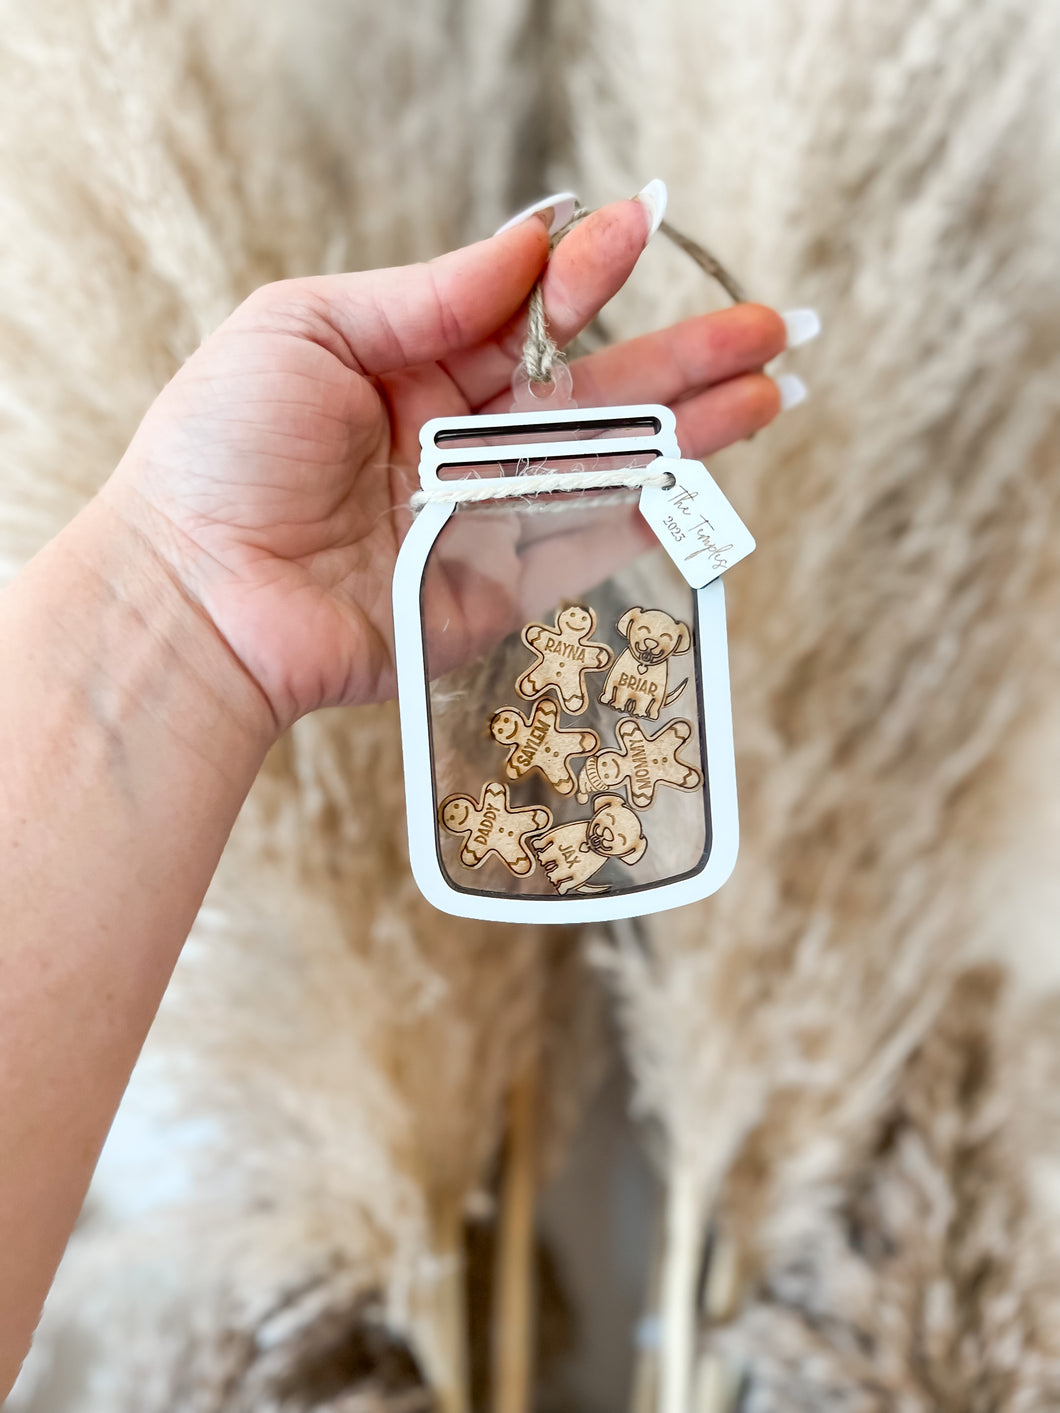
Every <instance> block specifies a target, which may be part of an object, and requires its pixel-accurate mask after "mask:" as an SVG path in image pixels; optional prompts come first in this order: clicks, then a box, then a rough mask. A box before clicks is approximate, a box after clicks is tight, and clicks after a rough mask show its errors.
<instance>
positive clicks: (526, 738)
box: [490, 697, 600, 795]
mask: <svg viewBox="0 0 1060 1413" xmlns="http://www.w3.org/2000/svg"><path fill="white" fill-rule="evenodd" d="M490 735H491V736H492V737H493V739H494V740H495V741H498V742H500V744H501V745H502V746H509V747H510V749H509V751H508V762H507V764H506V765H505V767H504V770H505V774H506V775H507V776H508V778H509V779H510V780H522V778H523V777H524V776H525V775H528V774H529V773H530V771H532V770H539V771H540V772H541V774H542V775H543V776H544V777H545V779H546V780H547V781H548V783H549V784H550V785H551V786H552V787H553V789H555V790H558V791H559V793H560V794H561V795H569V794H571V793H572V791H573V790H574V786H575V779H574V772H573V771H572V770H571V768H570V761H571V758H572V757H573V756H584V755H587V754H588V753H589V752H590V751H595V750H596V748H597V746H598V745H599V744H600V738H599V736H597V734H596V732H595V731H561V730H560V725H559V707H558V706H557V705H556V703H555V702H554V701H553V700H552V698H551V697H549V698H547V699H546V700H545V701H543V702H538V704H537V705H536V706H535V707H534V714H533V716H532V717H531V718H530V720H529V721H527V719H526V717H525V716H523V714H522V712H520V711H516V710H515V708H514V707H504V708H503V709H502V710H501V711H498V712H497V713H496V714H495V715H494V717H493V719H492V721H491V722H490Z"/></svg>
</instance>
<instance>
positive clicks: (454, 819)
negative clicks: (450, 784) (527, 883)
mask: <svg viewBox="0 0 1060 1413" xmlns="http://www.w3.org/2000/svg"><path fill="white" fill-rule="evenodd" d="M438 817H439V819H440V820H441V822H442V825H443V827H444V828H445V829H448V830H449V832H450V834H464V835H466V836H467V837H466V838H465V840H464V844H463V847H462V848H461V850H460V862H461V863H462V864H463V865H464V867H465V868H481V867H482V865H483V864H484V863H485V862H486V859H487V858H488V857H489V855H490V854H496V855H497V857H498V858H499V859H500V860H501V862H502V863H504V864H506V865H507V866H508V868H510V869H511V871H512V873H516V874H519V875H522V874H526V873H529V872H530V871H531V870H532V869H533V867H534V858H533V855H532V854H531V853H530V852H529V851H528V849H527V845H526V841H527V836H528V835H530V834H538V833H540V831H541V830H542V829H547V828H548V827H549V825H550V824H551V823H552V811H551V810H550V809H546V807H545V806H544V805H533V806H530V807H522V806H516V807H514V808H513V806H512V805H511V803H510V801H509V799H508V787H507V785H502V784H501V783H500V781H498V780H490V781H488V782H487V783H486V784H485V785H484V786H483V788H482V798H481V800H479V801H478V802H477V803H476V801H475V800H473V799H472V797H471V796H470V795H450V796H449V797H448V798H447V799H445V800H443V801H442V803H441V804H440V805H439V807H438Z"/></svg>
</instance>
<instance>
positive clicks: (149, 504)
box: [102, 201, 785, 730]
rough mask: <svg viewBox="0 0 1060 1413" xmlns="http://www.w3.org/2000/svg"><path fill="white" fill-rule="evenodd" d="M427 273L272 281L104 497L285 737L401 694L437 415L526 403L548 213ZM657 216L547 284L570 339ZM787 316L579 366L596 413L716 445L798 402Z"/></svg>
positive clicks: (577, 377) (598, 229)
mask: <svg viewBox="0 0 1060 1413" xmlns="http://www.w3.org/2000/svg"><path fill="white" fill-rule="evenodd" d="M548 216H549V213H547V212H546V213H544V219H542V218H539V217H531V218H530V219H528V220H527V221H525V222H524V223H522V224H521V225H518V226H516V227H514V228H512V229H510V230H508V231H506V232H504V233H503V234H502V235H498V236H494V237H492V238H491V239H490V240H485V241H481V242H480V243H478V244H477V245H472V246H468V247H466V248H464V249H462V250H457V251H454V252H452V253H451V254H448V255H445V256H442V257H441V258H440V259H437V260H434V261H432V262H431V263H429V264H425V265H414V266H409V267H406V268H402V269H390V270H377V271H369V272H365V273H361V274H351V275H336V276H322V277H316V278H310V279H298V280H289V281H285V282H282V283H279V284H275V285H268V286H265V287H264V288H262V289H260V290H258V291H257V292H256V293H255V294H253V295H252V296H251V297H250V298H249V299H248V300H247V301H246V302H245V303H244V304H243V305H242V306H241V307H240V308H239V309H237V310H236V311H235V313H234V314H233V315H232V316H231V318H230V319H228V320H227V321H226V322H225V323H224V324H223V325H222V326H221V327H220V328H219V329H218V330H217V332H216V333H215V334H213V335H212V337H210V338H209V339H208V340H207V341H206V342H205V343H204V344H203V346H202V347H201V348H200V349H199V350H198V352H197V353H195V355H194V356H193V357H192V358H191V359H189V360H188V362H187V363H186V364H185V365H184V367H183V368H182V369H181V371H180V372H179V373H178V374H177V376H176V377H175V378H174V379H173V381H172V382H171V383H170V384H169V385H168V386H167V387H166V388H165V390H164V391H163V392H162V394H161V395H160V397H159V398H158V400H157V401H156V403H155V404H154V406H153V407H152V408H151V409H150V411H149V412H148V414H147V416H146V417H145V419H144V421H143V423H142V424H141V427H140V429H139V431H138V432H137V434H136V437H135V438H134V440H133V442H132V444H131V445H130V447H129V450H128V452H127V454H126V456H125V457H124V458H123V460H122V463H121V465H120V466H119V468H118V470H117V471H116V473H115V475H114V476H113V477H112V478H111V480H110V482H108V484H107V486H106V487H105V488H104V491H103V493H102V494H103V499H104V500H105V501H106V502H107V504H108V505H109V507H110V509H111V511H112V512H114V513H116V514H117V515H118V516H119V517H120V518H121V520H122V522H124V523H125V524H126V525H129V526H131V527H132V529H133V530H134V531H135V533H136V534H137V535H138V536H139V537H141V538H143V539H145V540H146V541H147V542H148V543H149V544H150V545H151V547H152V551H153V552H154V553H156V554H157V555H159V556H160V557H161V560H162V562H163V563H164V564H165V565H166V567H167V571H168V572H170V573H172V575H173V576H174V577H175V579H176V581H177V583H178V585H179V588H180V590H181V592H182V593H183V594H185V595H187V596H188V597H189V598H190V599H191V600H192V601H193V602H194V603H195V604H197V605H199V606H200V607H201V609H202V610H203V612H204V614H205V618H206V619H207V620H208V622H209V624H211V625H212V629H213V630H216V632H217V633H218V634H220V636H221V638H222V639H223V641H224V643H226V644H227V647H228V649H229V650H230V651H231V653H232V654H234V655H235V658H236V659H237V660H238V663H239V664H241V667H242V669H245V671H246V672H247V673H249V674H250V676H251V678H252V679H253V681H254V682H255V683H256V684H257V686H258V687H259V688H260V691H261V693H262V695H263V699H264V703H265V704H266V705H267V708H268V711H269V712H271V715H272V718H273V723H274V726H275V729H276V730H282V729H283V728H284V727H286V726H287V725H289V724H290V723H291V722H292V721H294V720H295V719H296V718H297V717H299V716H300V715H303V714H304V713H306V712H308V711H311V710H313V709H314V708H316V707H320V706H327V705H340V704H352V703H360V702H368V701H373V700H380V699H382V698H385V697H386V696H389V695H393V692H394V669H393V655H392V623H391V609H390V591H391V578H392V574H393V568H394V560H395V556H396V554H397V550H398V546H399V545H400V542H401V540H402V538H403V536H404V533H405V531H406V529H407V528H408V524H409V522H410V514H409V511H408V508H407V506H408V500H409V496H410V495H411V493H412V491H413V490H414V489H415V488H416V486H417V484H418V482H417V476H416V468H417V463H418V459H419V440H418V438H419V429H420V427H421V425H422V424H423V422H425V421H426V420H427V419H428V418H431V417H437V416H455V415H464V414H467V413H469V412H480V411H490V410H497V411H506V410H508V408H509V406H510V380H511V375H512V371H513V369H514V367H515V365H516V363H517V362H518V361H519V358H520V355H521V348H522V339H523V333H524V327H525V302H526V299H527V297H528V295H529V292H530V290H531V289H532V287H533V285H534V282H535V281H536V280H537V279H538V277H539V275H540V273H541V270H542V267H543V266H544V264H545V262H546V260H547V259H548V248H549V239H548V232H547V228H546V220H547V218H548ZM647 235H648V213H647V212H646V210H645V208H644V207H643V206H642V205H641V204H639V203H638V202H636V201H621V202H616V203H614V204H613V205H611V206H607V207H604V208H602V209H601V210H599V211H597V212H596V213H594V214H593V215H592V216H590V217H588V218H587V219H586V220H585V221H583V222H582V223H581V224H579V225H578V226H576V227H575V228H574V229H573V230H572V231H571V232H570V233H569V234H568V235H567V236H566V237H565V238H564V239H563V240H562V241H561V243H560V244H559V245H558V246H557V248H556V250H555V252H554V253H553V255H552V258H551V261H550V262H549V264H548V269H547V272H546V275H545V284H544V295H545V308H546V313H547V317H548V321H549V327H550V330H551V332H552V334H553V337H554V338H556V339H557V341H558V342H559V343H560V344H564V343H567V342H569V341H570V340H571V339H572V338H573V337H574V336H575V334H576V333H578V331H579V330H581V329H582V328H584V326H585V325H586V324H587V323H588V322H589V320H591V319H592V318H593V317H594V315H595V314H596V313H597V311H598V310H599V309H600V308H601V307H602V306H603V305H604V304H605V303H606V302H607V300H608V299H610V298H611V296H612V295H613V294H614V293H615V292H616V291H617V290H618V289H619V288H620V287H621V285H622V284H623V283H624V282H625V280H626V278H627V277H628V276H629V274H630V272H631V270H632V269H633V266H634V264H635V263H636V260H637V258H638V256H639V255H640V253H641V251H642V250H643V247H644V245H645V242H646V239H647ZM784 344H785V330H784V325H783V323H782V321H781V319H780V317H779V316H778V315H777V314H775V313H773V312H772V311H770V310H768V309H764V308H761V307H759V306H752V305H743V306H739V307H737V308H734V309H729V310H726V311H724V312H722V313H717V314H709V315H705V316H702V317H700V318H695V319H690V320H687V321H686V322H684V323H682V324H678V325H676V326H674V327H673V328H670V329H667V330H665V331H663V332H661V333H655V334H649V335H646V336H645V337H643V338H639V339H635V340H632V341H631V342H629V343H626V344H623V345H619V346H616V347H613V348H609V349H607V350H605V351H603V352H600V353H597V354H593V355H591V356H589V357H587V358H584V359H581V360H579V361H578V362H576V363H575V364H574V365H573V374H574V385H575V386H574V396H575V398H576V399H577V400H578V402H579V403H580V404H581V405H601V404H607V403H612V404H614V403H626V402H664V403H669V404H671V405H673V406H674V407H675V410H676V413H677V418H678V432H679V437H680V441H681V445H682V449H683V451H684V453H685V454H686V455H689V456H693V457H695V456H705V455H707V454H708V453H710V452H712V451H714V450H716V449H718V448H719V447H721V446H724V445H726V444H728V443H729V442H732V441H735V440H737V439H739V438H742V437H746V436H749V435H750V434H751V433H753V432H755V431H757V430H758V429H759V428H761V427H762V426H764V425H765V424H766V423H767V422H769V421H770V420H771V419H772V418H773V416H774V415H775V414H776V412H777V410H778V408H779V395H778V391H777V388H776V385H775V383H774V382H773V381H772V380H771V379H770V378H768V377H766V376H765V375H764V374H762V373H761V372H760V371H757V370H760V369H761V367H762V365H763V364H764V363H766V362H767V361H768V360H769V359H771V358H773V357H775V356H776V355H777V354H778V353H780V352H781V351H782V350H783V348H784Z"/></svg>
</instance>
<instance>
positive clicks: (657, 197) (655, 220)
mask: <svg viewBox="0 0 1060 1413" xmlns="http://www.w3.org/2000/svg"><path fill="white" fill-rule="evenodd" d="M667 199H668V197H667V191H666V183H665V182H664V181H660V180H659V178H658V177H656V178H655V180H654V181H651V182H649V183H648V185H647V186H646V187H642V188H641V190H640V191H638V192H637V194H636V196H635V197H634V198H633V200H634V201H639V202H640V204H641V205H642V206H643V207H644V209H645V210H646V211H647V213H648V221H649V225H648V240H651V238H652V236H653V235H654V234H655V232H656V231H657V230H658V229H659V227H660V226H661V225H662V218H663V217H664V216H665V215H666V202H667Z"/></svg>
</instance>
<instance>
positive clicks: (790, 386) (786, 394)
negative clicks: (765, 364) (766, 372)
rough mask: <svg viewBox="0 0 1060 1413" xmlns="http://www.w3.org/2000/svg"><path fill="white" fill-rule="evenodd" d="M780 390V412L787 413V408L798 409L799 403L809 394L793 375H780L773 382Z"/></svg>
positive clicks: (803, 384) (801, 382) (802, 383)
mask: <svg viewBox="0 0 1060 1413" xmlns="http://www.w3.org/2000/svg"><path fill="white" fill-rule="evenodd" d="M773 381H774V382H775V383H776V385H777V387H778V388H779V389H780V410H781V412H787V410H788V408H789V407H798V405H799V403H800V402H805V401H806V399H807V398H808V397H809V395H810V392H809V389H808V388H807V386H806V384H805V383H804V382H803V381H802V379H801V378H796V376H795V374H794V373H781V374H779V376H778V377H776V378H774V380H773Z"/></svg>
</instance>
